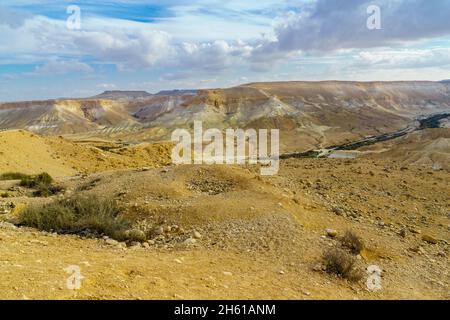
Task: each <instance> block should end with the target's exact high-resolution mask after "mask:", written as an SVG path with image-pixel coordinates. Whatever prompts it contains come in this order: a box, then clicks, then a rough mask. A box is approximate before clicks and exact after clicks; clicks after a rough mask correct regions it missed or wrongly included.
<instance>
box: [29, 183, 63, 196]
mask: <svg viewBox="0 0 450 320" xmlns="http://www.w3.org/2000/svg"><path fill="white" fill-rule="evenodd" d="M34 188H35V189H36V190H35V191H34V192H33V196H34V197H50V196H53V195H55V194H58V193H60V192H62V191H64V188H63V187H62V186H60V185H55V184H45V183H39V184H38V185H36V186H35V187H34Z"/></svg>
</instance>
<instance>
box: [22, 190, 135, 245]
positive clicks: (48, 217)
mask: <svg viewBox="0 0 450 320" xmlns="http://www.w3.org/2000/svg"><path fill="white" fill-rule="evenodd" d="M120 213H121V208H120V207H119V206H118V205H117V203H116V202H115V201H114V199H112V198H111V199H110V198H105V197H99V196H96V195H89V196H82V195H75V196H73V197H70V198H65V199H57V200H54V201H53V202H50V203H47V204H44V205H32V206H30V207H28V208H27V209H25V210H24V211H22V212H21V214H20V215H19V224H20V225H25V226H29V227H34V228H37V229H40V230H45V231H54V232H58V233H72V234H94V235H107V236H109V237H111V238H116V239H120V240H121V239H122V238H123V237H124V234H125V231H126V230H127V229H129V228H130V226H131V223H130V222H129V221H127V220H125V219H124V218H123V217H121V215H120Z"/></svg>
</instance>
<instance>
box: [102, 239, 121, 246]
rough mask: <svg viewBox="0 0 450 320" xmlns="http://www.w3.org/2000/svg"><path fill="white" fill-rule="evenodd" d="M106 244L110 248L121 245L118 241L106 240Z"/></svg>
mask: <svg viewBox="0 0 450 320" xmlns="http://www.w3.org/2000/svg"><path fill="white" fill-rule="evenodd" d="M105 243H106V244H107V245H110V246H116V245H118V244H119V241H116V240H114V239H106V240H105Z"/></svg>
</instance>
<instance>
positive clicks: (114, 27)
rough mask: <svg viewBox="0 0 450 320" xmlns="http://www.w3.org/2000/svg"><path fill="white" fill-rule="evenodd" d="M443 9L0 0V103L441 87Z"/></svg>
mask: <svg viewBox="0 0 450 320" xmlns="http://www.w3.org/2000/svg"><path fill="white" fill-rule="evenodd" d="M449 17H450V1H448V0H431V1H430V0H295V1H294V0H286V1H283V0H257V1H255V0H227V1H223V0H190V1H181V0H174V1H169V0H159V1H156V0H128V1H125V0H119V1H106V0H95V1H94V0H71V1H66V0H57V1H56V0H53V1H50V0H0V101H20V100H39V99H49V98H61V97H73V98H75V97H88V96H92V95H95V94H98V93H100V92H103V91H105V90H146V91H148V92H151V93H155V92H158V91H160V90H171V89H201V88H216V87H231V86H235V85H239V84H243V83H248V82H256V81H288V80H308V81H309V80H310V81H318V80H354V81H374V80H377V81H379V80H385V81H393V80H433V81H439V80H443V79H449V78H450V72H449V71H450V18H449Z"/></svg>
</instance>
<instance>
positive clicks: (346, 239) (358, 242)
mask: <svg viewBox="0 0 450 320" xmlns="http://www.w3.org/2000/svg"><path fill="white" fill-rule="evenodd" d="M341 243H342V245H343V246H344V247H346V248H347V249H349V250H350V251H351V252H352V253H353V254H359V253H361V251H362V250H363V249H364V241H363V240H362V239H361V238H360V237H359V236H358V235H357V234H355V233H354V232H352V231H347V232H345V234H344V236H343V237H342V238H341Z"/></svg>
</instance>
